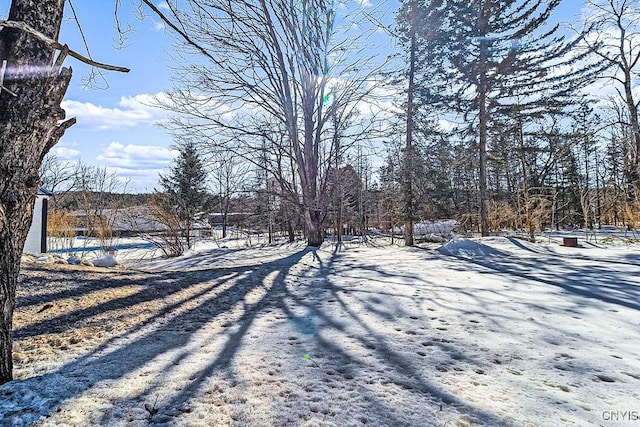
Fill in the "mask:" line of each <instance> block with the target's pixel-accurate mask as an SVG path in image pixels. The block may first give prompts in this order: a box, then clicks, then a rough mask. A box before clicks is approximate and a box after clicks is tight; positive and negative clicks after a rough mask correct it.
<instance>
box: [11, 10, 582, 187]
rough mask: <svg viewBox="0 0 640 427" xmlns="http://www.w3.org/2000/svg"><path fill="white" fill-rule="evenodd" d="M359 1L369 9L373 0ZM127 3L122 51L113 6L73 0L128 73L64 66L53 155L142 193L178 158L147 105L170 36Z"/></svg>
mask: <svg viewBox="0 0 640 427" xmlns="http://www.w3.org/2000/svg"><path fill="white" fill-rule="evenodd" d="M360 1H361V2H362V3H363V4H367V3H368V2H369V1H371V0H360ZM132 3H135V0H133V1H129V0H123V2H122V6H121V10H120V14H119V19H120V22H121V25H123V26H128V25H130V26H131V27H132V28H133V31H132V32H130V33H128V34H127V37H126V41H125V46H124V47H123V48H118V38H119V36H118V32H117V31H116V28H115V18H114V4H115V2H114V1H113V0H74V1H73V2H72V4H73V6H74V9H75V12H76V13H77V15H78V18H79V21H80V24H81V25H82V30H83V32H84V35H85V38H86V41H87V44H88V46H89V50H90V52H91V55H92V57H93V58H94V59H95V60H97V61H100V62H106V63H110V64H113V65H120V66H126V67H129V68H130V69H131V72H129V73H127V74H122V73H115V72H109V73H106V74H105V78H106V83H105V82H104V81H102V79H101V78H98V79H96V80H95V81H94V84H93V85H92V86H89V87H87V85H86V79H87V78H88V76H89V73H90V68H89V67H87V66H85V65H84V64H82V63H79V62H78V61H75V60H68V61H67V66H71V67H72V68H73V70H74V74H73V79H72V81H71V86H70V88H69V91H68V92H67V96H66V100H65V101H64V104H63V106H64V108H65V109H66V111H67V116H68V117H76V118H77V120H78V122H77V124H76V125H75V126H73V127H71V128H70V129H69V130H68V131H67V133H66V134H65V136H64V137H63V138H62V140H61V141H60V143H59V144H58V145H57V146H56V147H55V148H54V152H55V154H56V155H57V156H58V157H59V158H60V159H61V160H69V161H73V162H75V161H77V160H78V159H82V161H83V162H85V163H88V164H93V165H100V166H106V167H107V168H109V169H110V170H113V171H115V172H116V173H117V174H118V175H119V176H120V177H122V178H124V179H127V180H128V181H129V184H128V187H127V188H128V189H129V190H130V191H135V192H142V191H152V190H153V187H154V186H156V185H157V177H158V174H159V173H160V172H163V171H166V168H167V167H168V165H169V164H170V163H171V160H172V159H173V157H174V156H175V155H176V151H175V150H172V149H171V145H172V144H173V142H174V141H173V140H172V138H171V136H170V135H168V134H167V132H166V131H164V130H163V129H162V128H161V127H159V126H158V125H157V123H158V122H159V121H161V120H163V119H166V117H167V113H166V112H164V111H161V110H158V109H155V108H153V107H151V106H150V104H151V102H152V97H153V96H154V95H156V94H159V93H162V92H163V91H165V90H167V89H169V88H170V77H171V69H170V64H169V60H168V54H167V51H170V50H171V39H170V37H169V36H167V35H166V34H165V32H164V30H163V28H162V25H160V22H159V20H158V19H157V18H155V17H154V16H152V15H151V13H150V12H149V13H147V16H146V18H145V19H143V20H140V19H139V17H138V16H137V15H136V13H135V11H134V10H133V8H132ZM393 3H396V2H395V0H394V1H393ZM9 4H10V1H9V0H0V17H2V18H5V17H6V15H7V12H8V8H9ZM158 4H160V2H158ZM580 4H581V1H579V0H565V2H564V4H563V5H562V6H561V7H560V10H559V11H558V12H559V14H558V15H559V16H560V17H561V19H569V17H570V16H572V15H574V14H576V13H577V12H578V11H579V9H580V7H579V5H580ZM72 16H73V15H72V11H71V9H70V8H69V7H67V14H66V19H65V22H64V24H63V28H62V32H61V36H60V41H61V42H63V43H67V44H68V45H69V46H70V47H71V48H72V49H74V50H76V51H78V52H81V53H86V50H85V47H84V44H83V41H82V38H81V36H80V32H79V30H78V27H77V24H76V22H75V20H73V19H72ZM96 86H98V87H96ZM100 86H102V87H101V88H100ZM107 86H108V87H107Z"/></svg>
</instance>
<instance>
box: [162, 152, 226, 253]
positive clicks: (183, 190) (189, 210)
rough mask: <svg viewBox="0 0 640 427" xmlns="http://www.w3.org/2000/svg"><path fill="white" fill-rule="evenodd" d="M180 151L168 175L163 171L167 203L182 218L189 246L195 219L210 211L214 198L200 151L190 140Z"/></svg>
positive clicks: (205, 215)
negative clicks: (210, 192) (209, 189)
mask: <svg viewBox="0 0 640 427" xmlns="http://www.w3.org/2000/svg"><path fill="white" fill-rule="evenodd" d="M179 151H180V154H179V156H178V157H177V158H176V159H175V161H174V164H173V166H172V167H171V168H170V170H169V174H168V175H166V176H162V175H160V179H159V181H160V186H161V188H162V192H163V193H164V195H165V199H164V203H165V205H166V207H167V209H168V210H171V211H173V212H174V213H175V214H176V216H177V218H178V220H179V221H180V228H181V232H182V236H183V238H184V239H185V242H186V244H187V247H189V248H191V247H192V246H193V241H192V239H191V234H192V233H191V230H192V228H193V225H194V223H195V222H196V221H199V220H203V219H205V218H206V217H207V215H208V214H209V212H210V210H211V208H212V206H213V199H212V197H211V195H210V194H209V193H208V192H207V171H206V169H205V166H204V162H203V161H202V159H201V157H200V154H199V153H198V151H197V150H196V148H195V145H194V144H193V143H191V142H188V143H185V144H183V145H181V146H180V147H179Z"/></svg>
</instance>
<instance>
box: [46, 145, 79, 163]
mask: <svg viewBox="0 0 640 427" xmlns="http://www.w3.org/2000/svg"><path fill="white" fill-rule="evenodd" d="M51 152H52V153H53V154H54V155H55V156H56V157H57V158H58V159H60V160H77V159H79V158H80V151H78V150H76V149H73V148H69V147H64V146H56V147H54V148H53V149H52V150H51Z"/></svg>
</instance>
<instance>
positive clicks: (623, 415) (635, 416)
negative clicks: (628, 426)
mask: <svg viewBox="0 0 640 427" xmlns="http://www.w3.org/2000/svg"><path fill="white" fill-rule="evenodd" d="M602 419H604V420H605V421H640V411H604V412H602Z"/></svg>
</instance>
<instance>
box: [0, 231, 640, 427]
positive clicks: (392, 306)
mask: <svg viewBox="0 0 640 427" xmlns="http://www.w3.org/2000/svg"><path fill="white" fill-rule="evenodd" d="M438 246H439V245H430V246H424V247H415V248H401V247H397V246H387V245H385V244H384V241H383V240H382V239H381V240H377V241H374V242H373V243H372V244H369V245H364V244H362V245H358V244H348V245H347V246H346V247H343V248H341V249H340V250H336V249H335V247H334V246H332V245H326V246H323V247H322V248H320V249H319V250H309V249H306V248H304V246H301V245H299V244H293V245H284V244H283V245H272V246H264V247H261V248H246V247H242V245H240V244H238V245H236V246H233V245H229V247H228V248H224V247H218V245H209V246H207V245H202V246H200V247H199V248H197V250H196V251H194V252H191V253H189V254H187V255H186V256H183V257H180V258H177V259H173V260H163V259H158V258H155V259H151V258H152V257H151V256H150V255H149V256H145V255H144V250H145V249H144V248H136V247H129V250H128V251H122V252H121V253H118V254H117V256H118V258H119V260H120V261H121V262H123V263H124V264H125V266H126V267H127V268H120V269H98V268H91V267H83V266H58V265H37V264H28V265H25V267H24V268H23V277H22V281H21V284H20V287H19V290H18V293H19V295H18V300H17V311H16V321H15V323H16V324H15V336H16V348H15V356H14V360H15V364H16V380H15V381H13V382H11V383H9V384H5V385H4V386H1V387H0V420H1V421H0V425H2V426H5V425H9V426H10V425H18V426H21V425H35V426H52V425H69V426H87V425H89V426H146V425H167V426H169V425H171V426H227V425H234V426H271V425H273V426H358V425H372V426H449V427H451V426H475V425H484V426H502V425H505V426H585V425H594V426H618V425H620V426H627V425H638V424H639V423H640V421H639V420H638V419H639V418H640V248H639V247H638V246H633V245H632V246H626V245H616V246H605V245H602V244H597V245H592V244H584V245H583V247H580V248H566V247H562V246H559V245H558V244H557V243H549V244H531V243H528V242H524V241H521V240H516V239H507V238H497V237H494V238H485V239H459V240H454V241H452V242H450V243H448V244H446V245H444V246H442V247H438ZM147 250H148V249H147Z"/></svg>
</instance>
